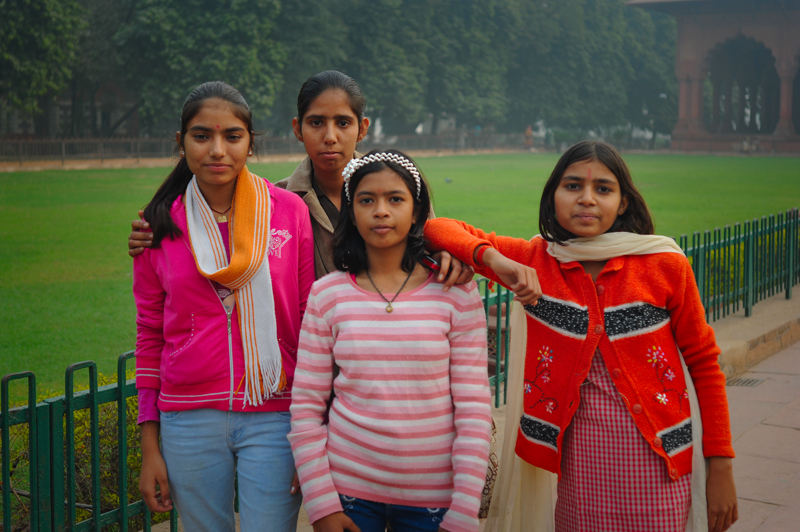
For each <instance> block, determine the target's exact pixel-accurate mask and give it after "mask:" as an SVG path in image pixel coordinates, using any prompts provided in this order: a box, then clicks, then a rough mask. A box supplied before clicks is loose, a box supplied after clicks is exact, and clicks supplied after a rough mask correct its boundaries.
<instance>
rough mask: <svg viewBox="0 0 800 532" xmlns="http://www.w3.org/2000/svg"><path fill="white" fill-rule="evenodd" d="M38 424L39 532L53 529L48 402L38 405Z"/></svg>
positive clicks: (37, 508)
mask: <svg viewBox="0 0 800 532" xmlns="http://www.w3.org/2000/svg"><path fill="white" fill-rule="evenodd" d="M36 424H37V425H38V426H37V428H36V433H37V434H36V435H37V440H36V445H37V446H38V448H37V453H36V454H37V457H36V461H37V468H36V476H37V483H38V505H37V507H36V508H35V509H33V510H32V511H35V512H38V514H39V516H38V519H39V530H38V532H50V531H51V530H52V515H53V499H52V497H50V489H51V484H50V482H51V478H50V467H51V464H50V405H48V404H47V403H41V404H38V405H36ZM32 473H33V472H32ZM31 530H32V531H35V530H36V529H33V528H32V529H31Z"/></svg>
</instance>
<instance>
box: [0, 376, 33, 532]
mask: <svg viewBox="0 0 800 532" xmlns="http://www.w3.org/2000/svg"><path fill="white" fill-rule="evenodd" d="M18 379H28V407H27V418H28V463H29V466H28V479H29V483H30V490H31V493H30V501H31V506H30V510H31V513H30V530H32V531H36V532H38V531H39V512H38V509H39V471H38V469H39V463H38V462H39V461H38V440H37V437H36V435H37V430H36V429H37V428H38V422H37V420H36V414H37V412H36V375H34V374H33V372H31V371H22V372H20V373H12V374H10V375H6V376H5V377H3V380H2V383H0V403H2V407H1V408H2V424H0V430H2V432H3V434H2V440H1V441H2V467H3V475H2V482H3V530H9V531H10V530H12V528H11V490H12V488H11V447H10V438H9V430H10V428H11V420H10V419H9V418H10V409H9V400H8V383H9V382H11V381H13V380H18Z"/></svg>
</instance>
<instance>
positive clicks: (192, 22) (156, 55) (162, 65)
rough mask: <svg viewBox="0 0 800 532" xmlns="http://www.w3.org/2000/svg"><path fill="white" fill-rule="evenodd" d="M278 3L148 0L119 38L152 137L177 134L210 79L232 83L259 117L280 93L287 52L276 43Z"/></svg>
mask: <svg viewBox="0 0 800 532" xmlns="http://www.w3.org/2000/svg"><path fill="white" fill-rule="evenodd" d="M279 8H280V5H279V3H278V1H277V0H227V1H216V0H142V1H141V2H139V3H137V4H136V6H135V10H134V12H133V15H132V17H131V21H130V23H129V24H127V25H125V26H124V27H122V28H121V30H120V32H119V33H118V34H117V36H116V39H117V42H118V43H119V44H120V46H121V49H122V50H123V51H124V55H123V61H124V65H125V67H126V68H127V69H128V79H129V83H130V84H131V85H132V86H133V87H134V88H135V89H136V90H137V91H138V93H139V95H140V98H141V99H142V104H141V107H140V108H139V110H140V116H141V118H142V120H143V122H145V124H146V125H147V126H149V129H150V131H151V132H153V133H159V134H166V133H170V132H174V131H175V129H176V127H177V126H178V118H179V115H180V111H181V108H182V106H183V102H184V100H185V99H186V96H187V95H188V94H189V93H190V92H191V90H192V89H193V88H194V87H196V86H197V85H200V84H201V83H204V82H206V81H214V80H221V81H225V82H228V83H230V84H231V85H233V86H234V87H236V88H237V89H239V90H240V91H241V92H242V94H243V95H244V96H245V98H246V99H247V102H248V104H249V105H250V108H251V109H252V111H253V114H254V115H255V116H266V115H268V114H269V112H270V107H271V105H272V104H273V102H274V99H275V96H276V94H277V93H278V90H279V89H280V88H281V85H282V79H281V68H282V67H283V64H284V61H285V58H286V52H285V48H284V46H282V45H281V44H280V43H279V42H277V41H276V40H275V39H274V20H275V19H276V16H277V14H278V12H279Z"/></svg>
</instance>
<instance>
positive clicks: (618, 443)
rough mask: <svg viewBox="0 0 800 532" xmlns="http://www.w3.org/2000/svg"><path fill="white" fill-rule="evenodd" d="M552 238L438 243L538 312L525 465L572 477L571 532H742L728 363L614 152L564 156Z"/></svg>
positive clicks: (562, 478) (439, 222) (565, 493)
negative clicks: (733, 530)
mask: <svg viewBox="0 0 800 532" xmlns="http://www.w3.org/2000/svg"><path fill="white" fill-rule="evenodd" d="M539 229H540V231H541V235H540V236H538V237H535V238H533V239H532V240H530V241H528V240H524V239H519V238H510V237H502V236H497V235H495V234H494V233H489V234H487V233H485V232H483V231H481V230H480V229H477V228H474V227H472V226H470V225H468V224H466V223H464V222H459V221H456V220H448V219H443V218H438V219H434V220H430V221H429V222H428V223H427V225H426V228H425V236H426V238H427V239H428V240H429V242H430V244H429V247H430V248H432V249H446V250H448V251H450V253H452V254H453V255H454V256H455V257H457V258H458V259H460V260H462V261H464V262H466V263H468V264H470V265H472V266H473V267H474V268H475V270H476V271H477V272H478V273H480V274H482V275H485V276H487V277H489V278H490V279H493V280H495V281H497V282H499V283H501V284H503V285H504V286H507V287H509V288H510V289H511V290H513V291H514V293H515V294H516V296H517V297H516V299H517V300H518V301H519V302H520V303H522V304H523V308H524V309H525V313H526V318H527V319H526V321H527V346H526V359H525V371H524V382H523V384H522V390H520V391H521V393H522V394H523V400H522V404H523V407H522V412H521V416H520V417H519V431H518V435H517V439H516V454H517V455H518V456H519V457H520V458H522V459H523V460H525V461H526V462H528V463H530V464H532V465H534V466H537V467H539V468H543V469H546V470H548V471H551V472H553V473H557V474H558V475H559V482H558V500H557V503H556V510H555V529H556V531H559V532H567V531H570V532H572V531H592V532H596V531H604V530H609V531H615V532H620V531H632V532H634V531H636V532H638V531H642V530H647V531H649V532H651V531H684V530H691V531H694V532H700V531H701V530H705V529H706V522H707V528H708V530H713V531H717V532H721V531H724V530H727V529H728V528H729V527H730V526H731V524H732V523H733V522H735V521H736V519H737V518H738V510H737V501H736V490H735V487H734V483H733V473H732V466H731V459H732V458H733V449H732V447H731V435H730V422H729V417H728V405H727V398H726V395H725V376H724V375H723V373H722V372H721V371H720V368H719V364H718V363H717V357H718V355H719V352H720V350H719V348H718V347H717V344H716V341H715V339H714V332H713V330H712V329H711V327H709V325H708V324H707V323H706V321H705V316H704V311H703V306H702V303H701V301H700V296H699V293H698V290H697V286H696V284H695V281H694V276H693V274H692V269H691V266H690V265H689V262H688V261H687V260H686V258H685V257H684V256H683V253H682V252H681V250H680V248H679V247H678V246H677V245H676V244H675V242H674V241H673V240H672V239H670V238H667V237H659V236H654V235H653V231H654V226H653V221H652V218H651V216H650V213H649V211H648V209H647V206H646V204H645V202H644V200H643V199H642V197H641V195H640V194H639V192H638V191H637V190H636V187H635V186H634V185H633V181H632V179H631V175H630V172H629V170H628V168H627V166H626V164H625V162H624V161H623V160H622V158H621V157H620V155H619V154H618V153H617V152H616V150H614V148H613V147H611V146H610V145H608V144H605V143H602V142H594V141H586V142H581V143H579V144H576V145H575V146H573V147H572V148H570V149H569V150H568V151H567V152H566V153H564V155H563V156H562V157H561V159H560V160H559V162H558V164H557V165H556V167H555V169H554V170H553V173H552V175H551V176H550V179H549V180H548V182H547V184H546V185H545V188H544V192H543V194H542V198H541V203H540V210H539ZM540 283H541V287H543V288H540ZM695 390H696V395H695ZM513 392H514V391H513V390H512V393H513ZM690 401H691V402H693V403H694V404H696V405H699V407H698V408H690ZM515 421H516V420H515ZM693 451H694V453H693ZM701 452H702V454H701ZM693 454H694V457H693ZM703 456H704V457H705V458H706V460H705V464H707V475H708V477H707V482H706V483H705V485H704V483H703V482H702V479H703V478H704V477H705V474H706V473H705V471H702V469H704V467H703V466H704V465H705V464H704V460H703V459H702V457H703ZM693 458H694V459H693ZM693 474H694V475H695V476H696V477H697V478H696V479H695V483H693V482H692V475H693ZM704 488H705V491H706V494H707V496H706V497H704V495H706V494H703V493H702V492H703V491H704ZM703 498H706V499H707V503H706V504H702V503H701V502H700V501H702V500H703ZM693 500H694V502H695V503H694V504H692V501H693ZM690 507H691V508H690ZM690 510H691V511H690ZM706 512H707V513H706Z"/></svg>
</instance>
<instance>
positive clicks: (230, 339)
mask: <svg viewBox="0 0 800 532" xmlns="http://www.w3.org/2000/svg"><path fill="white" fill-rule="evenodd" d="M181 240H182V241H183V244H184V245H185V246H186V247H187V248H188V249H189V253H192V246H190V245H189V243H188V242H186V238H181ZM206 281H208V286H209V288H211V291H212V292H214V296H215V297H216V298H217V301H219V304H220V305H221V306H222V310H224V311H225V315H226V316H227V318H228V362H229V365H230V374H231V384H230V392H229V393H228V410H229V411H233V392H234V389H233V336H232V335H231V321H232V320H231V315H232V314H233V307H231V308H230V309H227V308H225V304H224V303H223V302H222V300H221V299H220V298H219V295H217V291H216V289H214V284H213V283H212V282H211V279H206Z"/></svg>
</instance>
